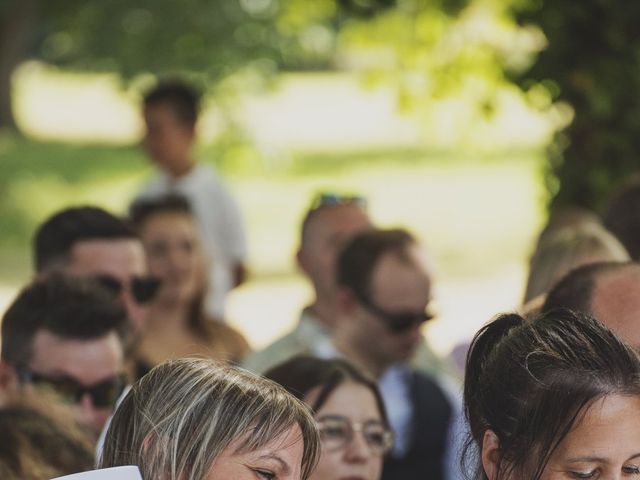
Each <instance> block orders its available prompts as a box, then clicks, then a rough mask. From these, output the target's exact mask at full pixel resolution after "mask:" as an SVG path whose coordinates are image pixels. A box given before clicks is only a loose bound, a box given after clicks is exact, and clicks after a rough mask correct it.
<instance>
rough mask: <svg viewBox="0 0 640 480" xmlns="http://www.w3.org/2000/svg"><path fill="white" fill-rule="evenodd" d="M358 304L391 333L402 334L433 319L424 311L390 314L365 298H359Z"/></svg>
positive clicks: (431, 315)
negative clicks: (381, 322) (382, 322)
mask: <svg viewBox="0 0 640 480" xmlns="http://www.w3.org/2000/svg"><path fill="white" fill-rule="evenodd" d="M360 303H361V304H362V305H363V306H364V307H365V308H366V309H367V310H369V311H370V312H371V313H373V314H374V315H375V316H376V317H378V318H380V319H381V320H382V321H384V324H385V325H386V327H387V328H388V329H389V331H391V332H393V333H398V334H400V333H404V332H406V331H408V330H410V329H412V328H413V327H415V326H419V325H422V324H423V323H425V322H428V321H429V320H433V318H434V315H433V314H432V313H430V312H429V311H427V310H426V309H425V310H424V311H422V312H399V313H392V312H387V311H386V310H383V309H382V308H380V307H378V306H376V305H375V304H374V303H373V302H372V301H370V300H369V299H367V298H365V297H360Z"/></svg>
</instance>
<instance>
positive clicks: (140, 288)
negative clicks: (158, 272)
mask: <svg viewBox="0 0 640 480" xmlns="http://www.w3.org/2000/svg"><path fill="white" fill-rule="evenodd" d="M93 278H94V279H95V280H96V282H98V283H99V284H100V285H102V286H103V287H104V288H106V289H107V290H109V291H110V292H111V293H113V294H114V295H120V294H121V293H122V291H123V290H124V289H125V288H127V287H126V285H125V284H124V283H123V282H122V281H121V280H119V279H117V278H115V277H112V276H111V275H95V276H94V277H93ZM130 282H131V283H130V287H129V288H131V295H132V296H133V298H134V299H135V300H136V302H138V303H147V302H150V301H151V300H152V299H153V297H154V295H155V294H156V292H157V291H158V287H160V280H158V279H157V278H155V277H135V276H134V277H131V279H130Z"/></svg>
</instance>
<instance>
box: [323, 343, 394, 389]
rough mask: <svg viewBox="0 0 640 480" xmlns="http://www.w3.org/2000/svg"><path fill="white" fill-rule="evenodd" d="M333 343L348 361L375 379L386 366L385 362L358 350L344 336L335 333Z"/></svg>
mask: <svg viewBox="0 0 640 480" xmlns="http://www.w3.org/2000/svg"><path fill="white" fill-rule="evenodd" d="M333 345H334V346H335V347H336V349H337V350H338V351H339V352H340V353H341V354H342V355H344V357H345V358H346V359H347V360H349V362H351V363H352V364H353V365H355V366H356V367H357V368H359V369H360V370H362V371H363V372H366V373H367V374H369V375H370V376H371V377H373V378H374V379H375V380H377V379H378V378H380V377H381V376H382V374H383V373H384V371H385V370H386V369H387V367H388V365H387V364H386V363H382V362H378V361H376V359H374V358H371V357H370V356H368V355H366V354H365V353H363V352H362V351H360V350H359V349H358V348H357V346H355V345H353V343H352V342H349V340H348V339H347V338H346V337H344V336H341V335H336V336H335V337H334V339H333Z"/></svg>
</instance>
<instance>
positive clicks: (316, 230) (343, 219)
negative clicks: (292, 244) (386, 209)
mask: <svg viewBox="0 0 640 480" xmlns="http://www.w3.org/2000/svg"><path fill="white" fill-rule="evenodd" d="M370 227H371V220H370V219H369V217H368V215H367V213H366V212H365V211H364V210H363V209H362V208H360V207H359V206H357V205H336V206H328V207H324V208H321V209H320V210H318V211H317V212H315V213H314V214H313V216H312V217H311V218H310V219H309V221H308V223H307V228H306V232H305V237H306V239H307V240H308V241H309V242H313V241H314V240H318V239H326V238H327V237H331V236H335V235H349V234H353V233H357V232H360V231H363V230H365V229H367V228H370Z"/></svg>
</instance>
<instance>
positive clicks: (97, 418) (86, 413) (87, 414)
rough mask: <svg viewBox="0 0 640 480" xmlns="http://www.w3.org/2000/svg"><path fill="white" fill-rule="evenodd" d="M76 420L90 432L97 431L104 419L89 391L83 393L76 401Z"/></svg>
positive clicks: (99, 429)
mask: <svg viewBox="0 0 640 480" xmlns="http://www.w3.org/2000/svg"><path fill="white" fill-rule="evenodd" d="M78 410H79V414H78V418H77V420H78V422H79V423H80V424H82V425H84V426H86V427H87V428H88V429H89V430H90V431H91V432H92V433H94V434H96V433H99V432H100V431H101V429H102V427H103V425H104V419H103V417H102V415H101V414H100V412H99V411H98V409H97V408H96V406H95V405H94V404H93V399H92V398H91V395H90V394H89V393H84V394H83V395H82V397H80V401H79V402H78Z"/></svg>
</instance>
